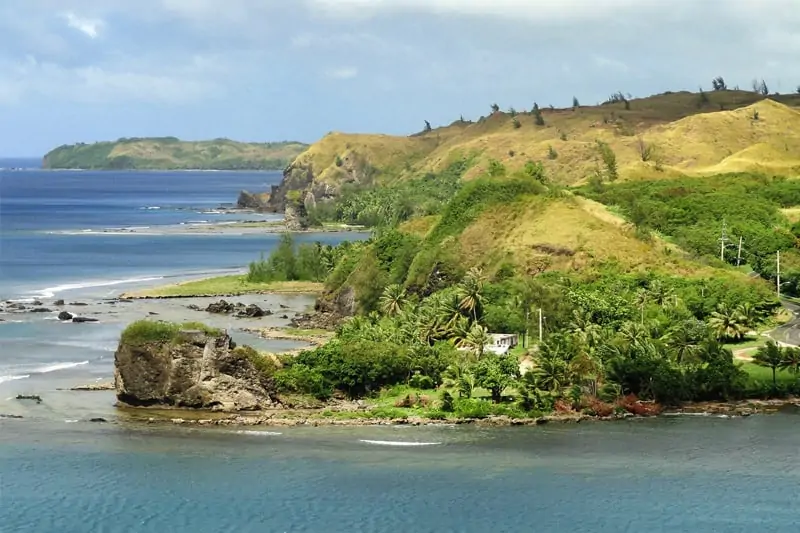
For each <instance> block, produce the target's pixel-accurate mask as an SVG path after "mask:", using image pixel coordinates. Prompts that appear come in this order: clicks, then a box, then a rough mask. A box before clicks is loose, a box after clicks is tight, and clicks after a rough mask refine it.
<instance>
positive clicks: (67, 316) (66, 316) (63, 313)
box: [58, 311, 73, 322]
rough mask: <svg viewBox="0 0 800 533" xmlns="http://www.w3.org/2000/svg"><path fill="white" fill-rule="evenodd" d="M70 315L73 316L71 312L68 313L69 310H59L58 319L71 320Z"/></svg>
mask: <svg viewBox="0 0 800 533" xmlns="http://www.w3.org/2000/svg"><path fill="white" fill-rule="evenodd" d="M72 316H73V315H72V313H70V312H69V311H61V312H60V313H58V319H59V320H61V321H62V322H66V321H68V320H72Z"/></svg>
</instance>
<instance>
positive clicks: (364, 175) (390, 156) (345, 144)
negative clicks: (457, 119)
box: [269, 133, 433, 212]
mask: <svg viewBox="0 0 800 533" xmlns="http://www.w3.org/2000/svg"><path fill="white" fill-rule="evenodd" d="M428 141H429V140H426V139H423V138H410V137H395V136H389V135H358V134H344V133H331V134H329V135H326V136H325V137H324V138H323V139H321V140H320V141H319V142H317V143H315V144H313V145H311V147H310V148H309V149H308V150H306V151H305V152H303V153H302V154H300V155H299V156H297V158H296V159H295V160H294V161H293V162H292V163H290V164H289V166H287V167H286V169H285V170H284V172H283V180H282V181H281V183H280V185H274V186H273V187H272V190H271V191H270V199H269V209H270V210H271V211H275V212H283V211H285V209H286V205H287V201H288V202H292V201H300V202H303V203H304V204H305V206H306V207H308V206H309V205H313V204H314V203H317V202H324V201H325V200H328V199H331V198H334V197H336V196H338V195H339V194H340V193H341V190H342V188H343V187H345V186H347V185H351V184H354V185H370V184H373V183H374V182H375V180H376V178H377V177H378V176H379V175H380V174H381V172H383V171H384V170H386V169H387V168H388V167H390V166H396V165H397V163H398V161H400V160H410V159H413V158H414V157H420V156H422V155H424V154H425V153H427V151H429V150H430V149H431V147H432V146H433V145H432V144H431V143H430V142H428ZM291 193H294V195H292V194H291Z"/></svg>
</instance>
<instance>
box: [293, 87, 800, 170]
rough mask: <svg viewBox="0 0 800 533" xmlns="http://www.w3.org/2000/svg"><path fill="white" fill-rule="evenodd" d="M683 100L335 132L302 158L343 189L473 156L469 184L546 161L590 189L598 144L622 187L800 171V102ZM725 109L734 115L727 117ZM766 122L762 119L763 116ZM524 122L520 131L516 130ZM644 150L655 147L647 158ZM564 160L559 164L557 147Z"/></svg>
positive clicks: (659, 98)
mask: <svg viewBox="0 0 800 533" xmlns="http://www.w3.org/2000/svg"><path fill="white" fill-rule="evenodd" d="M707 97H708V99H709V102H708V104H705V105H698V103H699V101H700V100H699V99H700V96H699V95H698V94H695V93H688V92H681V93H668V94H662V95H656V96H652V97H648V98H642V99H634V100H631V102H630V109H625V106H624V104H623V103H615V104H608V105H600V106H587V107H580V108H578V109H575V110H573V109H572V108H568V109H554V110H551V109H548V108H545V107H544V106H542V111H541V112H542V116H543V117H544V120H545V125H544V126H537V125H536V124H535V119H534V117H533V115H532V114H531V113H530V112H528V113H525V112H522V110H519V111H520V113H518V114H517V115H516V116H514V117H512V116H511V114H509V113H506V112H502V111H500V112H497V113H494V114H492V115H490V116H488V117H485V118H484V119H483V120H480V121H476V122H472V123H462V122H458V121H457V122H455V123H453V124H451V125H450V126H446V127H441V128H436V129H434V130H433V131H431V132H427V133H423V134H419V135H415V136H411V137H400V136H389V135H368V134H343V133H331V134H329V135H327V136H326V137H324V138H323V139H322V140H320V141H319V142H318V143H315V144H314V145H312V146H311V147H310V148H309V149H308V150H307V151H306V152H305V153H303V154H302V155H300V156H299V157H298V158H297V160H296V164H297V165H298V166H300V167H304V168H308V167H310V168H313V169H314V172H315V174H316V176H317V180H318V181H321V182H324V183H327V184H333V185H337V184H339V183H341V182H343V181H345V180H349V179H350V178H352V177H353V175H354V174H358V169H359V168H362V166H363V165H364V164H365V163H368V164H369V165H370V166H372V167H375V168H377V169H380V170H381V171H382V173H381V175H380V176H381V177H380V178H379V179H386V178H385V177H386V176H389V177H392V178H395V179H402V178H404V177H408V176H411V175H413V174H415V173H419V172H425V171H437V170H441V169H443V168H445V167H446V166H447V165H448V164H449V163H450V162H452V161H453V159H455V158H458V157H463V156H465V155H471V156H473V157H474V161H475V165H474V166H473V167H472V168H471V169H470V170H469V171H468V172H467V174H466V175H465V179H471V178H473V177H476V176H479V175H481V174H483V173H485V172H486V170H487V169H488V166H489V161H490V160H492V159H494V160H498V161H500V162H502V163H503V164H504V165H505V166H506V167H507V169H508V170H509V171H514V170H516V169H519V168H521V167H523V166H524V164H525V163H526V162H527V161H528V160H537V161H541V162H542V163H543V164H544V166H545V169H546V172H547V175H548V176H549V177H550V178H551V179H553V180H554V181H556V182H560V183H565V184H575V183H582V182H584V181H585V180H586V178H587V177H588V176H590V175H591V174H592V173H593V172H594V171H595V169H596V168H597V166H598V164H600V165H602V162H600V161H599V158H598V151H597V140H602V141H604V142H606V143H608V145H609V146H610V147H611V148H612V150H613V151H614V152H615V154H616V157H617V165H618V168H619V174H620V179H664V178H673V177H677V176H681V175H698V176H704V175H709V174H715V173H720V172H737V171H761V172H768V173H774V174H780V175H794V174H796V173H797V172H798V171H800V156H798V155H797V154H798V153H800V113H798V111H797V110H796V109H794V108H793V107H792V106H798V105H800V95H787V96H782V97H777V96H774V97H773V96H771V97H770V98H769V99H765V98H764V97H762V96H760V95H757V94H754V93H749V92H744V91H717V92H713V93H711V92H709V93H707ZM721 109H724V110H721ZM756 115H758V119H757V120H756V119H755V116H756ZM515 121H516V122H519V123H520V124H521V126H520V127H519V128H515V127H514V123H515ZM642 143H644V146H648V147H650V148H649V149H650V150H651V154H650V157H649V159H648V161H643V160H642V159H643V158H642ZM551 147H552V148H553V150H554V151H555V153H556V154H557V156H556V157H555V158H553V157H549V156H548V154H549V153H550V148H551Z"/></svg>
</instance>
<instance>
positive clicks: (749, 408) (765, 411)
mask: <svg viewBox="0 0 800 533" xmlns="http://www.w3.org/2000/svg"><path fill="white" fill-rule="evenodd" d="M353 407H354V408H353V409H347V408H346V409H342V410H339V411H331V410H329V409H326V408H320V409H307V410H302V411H283V410H274V411H272V412H266V411H262V412H253V413H247V414H243V413H221V412H211V411H207V412H203V411H186V410H181V409H176V410H174V411H173V412H172V416H170V413H169V412H167V413H165V412H164V410H161V413H160V414H159V416H147V409H136V412H135V413H134V412H131V411H130V410H128V411H127V413H126V414H127V415H129V416H130V420H131V421H139V422H144V423H146V424H160V425H178V426H203V427H207V426H229V427H240V426H241V427H294V426H305V427H325V426H353V427H359V426H462V425H464V426H470V425H471V426H477V427H511V426H541V425H545V424H578V423H583V422H613V421H620V420H628V419H632V418H635V419H644V418H666V417H676V416H707V417H717V418H746V417H749V416H753V415H770V414H777V413H780V412H786V411H795V410H800V398H790V399H785V400H750V401H742V402H732V403H697V404H689V405H684V406H682V407H680V408H673V409H667V410H665V411H663V412H661V413H659V414H654V415H634V414H631V413H622V414H615V415H611V416H593V415H588V414H582V413H575V412H567V413H552V414H548V415H543V416H540V417H531V418H512V417H509V416H505V415H502V416H487V417H485V418H444V419H443V418H427V417H422V416H406V417H398V418H385V417H371V416H369V411H368V410H366V409H365V408H364V407H363V406H361V407H355V406H353ZM126 409H129V408H126ZM343 413H350V414H352V417H337V414H338V415H342V414H343ZM361 415H363V416H361Z"/></svg>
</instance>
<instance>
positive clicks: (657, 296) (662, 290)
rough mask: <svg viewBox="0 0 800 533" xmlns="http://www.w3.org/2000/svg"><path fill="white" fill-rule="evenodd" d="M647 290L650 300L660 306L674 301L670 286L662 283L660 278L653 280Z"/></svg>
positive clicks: (665, 305)
mask: <svg viewBox="0 0 800 533" xmlns="http://www.w3.org/2000/svg"><path fill="white" fill-rule="evenodd" d="M647 292H648V293H649V296H650V300H651V301H652V302H653V303H654V304H656V305H658V306H660V307H667V306H669V305H671V304H673V303H674V301H675V293H674V292H673V291H672V289H671V288H670V287H667V286H666V285H664V283H663V282H662V281H661V280H655V281H653V282H652V283H651V284H650V289H649V290H648V291H647Z"/></svg>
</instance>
